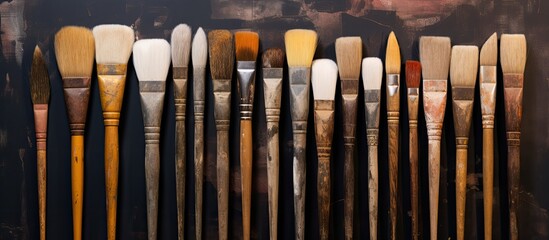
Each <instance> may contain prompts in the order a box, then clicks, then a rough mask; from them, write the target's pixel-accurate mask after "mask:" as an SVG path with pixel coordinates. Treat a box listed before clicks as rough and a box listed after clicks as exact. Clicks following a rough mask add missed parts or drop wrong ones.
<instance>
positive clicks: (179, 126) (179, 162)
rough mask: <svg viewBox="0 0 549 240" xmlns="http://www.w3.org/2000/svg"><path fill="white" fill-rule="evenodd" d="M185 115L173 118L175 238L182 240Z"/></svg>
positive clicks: (177, 115) (183, 223) (183, 220)
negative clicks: (175, 203)
mask: <svg viewBox="0 0 549 240" xmlns="http://www.w3.org/2000/svg"><path fill="white" fill-rule="evenodd" d="M184 114H185V113H183V116H181V115H180V114H176V117H175V134H176V135H175V190H176V193H175V195H176V201H177V237H178V239H179V240H183V238H184V226H185V168H186V166H185V157H186V156H185V155H186V153H185V115H184Z"/></svg>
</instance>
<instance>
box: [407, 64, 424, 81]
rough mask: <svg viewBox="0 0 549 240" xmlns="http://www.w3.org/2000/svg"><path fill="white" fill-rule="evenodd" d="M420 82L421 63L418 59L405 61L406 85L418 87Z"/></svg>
mask: <svg viewBox="0 0 549 240" xmlns="http://www.w3.org/2000/svg"><path fill="white" fill-rule="evenodd" d="M420 82H421V63H420V62H419V61H410V60H408V61H406V86H407V87H408V88H419V84H420Z"/></svg>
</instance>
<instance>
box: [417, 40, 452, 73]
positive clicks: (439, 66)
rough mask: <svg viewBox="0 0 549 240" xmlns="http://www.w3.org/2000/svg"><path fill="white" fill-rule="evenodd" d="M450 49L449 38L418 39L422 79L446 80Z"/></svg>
mask: <svg viewBox="0 0 549 240" xmlns="http://www.w3.org/2000/svg"><path fill="white" fill-rule="evenodd" d="M451 48H452V47H451V43H450V38H449V37H431V36H424V37H421V38H420V39H419V58H420V61H421V70H422V74H423V79H436V80H447V79H448V71H449V69H450V54H451V51H452V50H451Z"/></svg>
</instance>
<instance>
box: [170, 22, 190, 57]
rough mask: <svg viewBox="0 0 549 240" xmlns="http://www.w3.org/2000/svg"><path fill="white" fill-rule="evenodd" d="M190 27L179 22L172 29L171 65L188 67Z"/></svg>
mask: <svg viewBox="0 0 549 240" xmlns="http://www.w3.org/2000/svg"><path fill="white" fill-rule="evenodd" d="M192 34H193V33H192V31H191V27H189V26H188V25H187V24H179V25H177V26H176V27H175V28H174V29H173V31H172V39H171V42H170V45H171V46H172V65H173V67H188V66H189V57H190V55H189V54H190V52H191V36H192Z"/></svg>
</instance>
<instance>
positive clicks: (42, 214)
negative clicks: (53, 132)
mask: <svg viewBox="0 0 549 240" xmlns="http://www.w3.org/2000/svg"><path fill="white" fill-rule="evenodd" d="M36 158H37V169H38V211H39V218H40V240H45V239H46V180H47V177H46V150H38V151H37V153H36Z"/></svg>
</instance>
